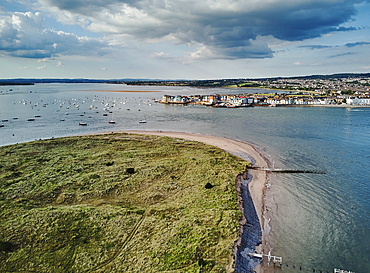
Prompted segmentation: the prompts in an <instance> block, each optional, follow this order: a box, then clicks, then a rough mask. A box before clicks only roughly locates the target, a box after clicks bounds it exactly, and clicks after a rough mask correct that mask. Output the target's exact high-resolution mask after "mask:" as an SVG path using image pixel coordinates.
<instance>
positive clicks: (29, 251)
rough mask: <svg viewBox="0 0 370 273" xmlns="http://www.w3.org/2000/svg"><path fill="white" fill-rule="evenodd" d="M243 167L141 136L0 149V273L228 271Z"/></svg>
mask: <svg viewBox="0 0 370 273" xmlns="http://www.w3.org/2000/svg"><path fill="white" fill-rule="evenodd" d="M245 165H246V162H245V161H243V160H241V159H239V158H237V157H235V156H233V155H230V154H228V153H226V152H224V151H223V150H221V149H218V148H215V147H213V146H208V145H205V144H203V143H199V142H192V141H185V140H181V139H172V138H168V137H156V136H144V135H129V134H109V135H97V136H82V137H68V138H60V139H51V140H42V141H36V142H31V143H25V144H17V145H11V146H5V147H0V272H18V271H27V272H31V271H32V272H107V271H109V272H160V271H171V272H225V271H232V268H231V265H232V251H231V248H232V246H233V243H234V241H235V240H236V238H237V234H238V229H239V219H240V217H241V213H240V211H239V210H238V208H237V196H236V193H235V177H236V175H237V174H238V173H241V172H243V171H244V170H245ZM130 168H133V170H134V172H133V173H132V172H130ZM131 170H132V169H131ZM207 183H210V184H212V185H213V187H212V188H211V189H206V188H205V185H206V184H207Z"/></svg>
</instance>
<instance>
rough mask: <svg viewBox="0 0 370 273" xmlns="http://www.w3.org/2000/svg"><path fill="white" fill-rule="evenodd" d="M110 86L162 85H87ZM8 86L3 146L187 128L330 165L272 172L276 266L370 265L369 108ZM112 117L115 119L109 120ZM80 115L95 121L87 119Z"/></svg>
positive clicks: (295, 165)
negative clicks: (164, 99)
mask: <svg viewBox="0 0 370 273" xmlns="http://www.w3.org/2000/svg"><path fill="white" fill-rule="evenodd" d="M10 88H12V89H13V91H9V89H10ZM107 89H109V90H131V91H157V92H143V93H142V92H130V93H105V92H95V91H83V90H107ZM0 91H3V92H2V93H1V94H3V95H0V123H1V124H4V127H3V128H0V145H8V144H12V143H17V142H26V141H30V140H35V139H40V138H51V137H60V136H69V135H77V134H85V133H93V132H102V131H116V130H127V129H135V130H137V129H138V130H168V131H182V132H189V133H203V134H209V135H215V136H221V137H228V138H232V139H238V140H241V141H245V142H249V143H251V144H254V145H256V146H257V147H258V149H259V150H260V151H261V152H262V153H263V154H264V156H266V157H269V158H270V160H271V161H273V163H274V165H275V166H276V167H277V168H289V169H290V168H292V169H316V170H321V171H325V172H326V174H307V173H306V174H273V179H272V182H271V183H272V185H271V187H270V189H269V198H270V199H271V202H268V205H269V207H270V209H271V213H272V217H271V221H270V226H271V232H270V235H269V239H270V242H271V245H272V246H273V249H272V254H273V255H277V256H282V257H283V267H282V268H281V269H279V268H275V269H274V271H276V272H313V269H315V272H320V270H321V271H322V272H333V268H341V269H346V270H351V271H354V272H356V273H366V272H370V260H369V259H370V236H369V234H370V198H369V194H370V179H369V177H370V169H369V167H368V166H369V165H370V143H369V142H370V109H350V110H348V111H347V110H346V109H345V108H304V107H286V108H285V107H274V108H265V107H254V108H237V109H224V108H221V109H220V108H212V107H205V106H196V105H188V106H180V105H162V104H158V103H155V102H154V101H153V100H152V99H160V98H161V96H162V95H163V94H165V93H166V94H175V95H177V94H211V93H214V92H216V91H217V92H218V93H235V92H238V91H240V90H222V89H218V90H208V89H192V88H183V87H166V88H164V87H144V86H141V87H135V86H133V87H130V86H123V85H104V84H40V85H35V86H19V87H17V86H12V87H9V86H8V87H0ZM30 91H32V93H30ZM251 92H255V91H254V90H251ZM102 102H103V103H102ZM24 103H25V104H24ZM73 103H75V105H73ZM107 103H108V104H109V106H112V105H113V104H115V106H113V108H110V111H112V113H109V112H108V111H105V110H103V108H104V107H105V105H106V104H107ZM44 104H45V107H43V105H44ZM33 105H37V106H33ZM76 105H79V107H78V108H76ZM67 106H70V107H69V109H67ZM90 106H92V107H91V108H92V109H91V110H89V109H88V108H90ZM95 107H96V108H95ZM119 108H120V109H119ZM127 109H130V110H127ZM139 110H140V111H139ZM83 112H85V113H83ZM97 112H98V113H97ZM103 113H107V114H108V116H103ZM36 115H40V116H41V117H38V118H35V116H36ZM81 115H83V116H81ZM14 117H17V118H18V119H13V118H14ZM28 118H35V121H27V119H28ZM6 119H7V120H8V121H4V122H2V121H1V120H6ZM62 119H64V121H61V120H62ZM111 119H114V120H115V121H116V124H109V123H108V121H109V120H111ZM139 120H146V121H147V123H139ZM79 121H83V122H86V123H88V125H87V126H79V125H78V123H79ZM293 267H294V268H293ZM299 267H301V268H302V270H300V269H299Z"/></svg>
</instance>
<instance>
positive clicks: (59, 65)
mask: <svg viewBox="0 0 370 273" xmlns="http://www.w3.org/2000/svg"><path fill="white" fill-rule="evenodd" d="M56 67H64V64H63V63H62V62H61V61H58V63H57V65H56Z"/></svg>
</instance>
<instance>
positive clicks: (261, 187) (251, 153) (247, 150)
mask: <svg viewBox="0 0 370 273" xmlns="http://www.w3.org/2000/svg"><path fill="white" fill-rule="evenodd" d="M109 133H111V132H109ZM113 133H130V134H146V135H156V136H168V137H173V138H181V139H186V140H191V141H199V142H203V143H206V144H209V145H213V146H216V147H218V148H221V149H223V150H225V151H227V152H229V153H231V154H234V155H236V156H238V157H240V158H242V159H244V160H247V161H249V162H252V165H253V166H254V167H266V168H267V167H268V163H267V161H266V160H265V158H264V157H263V156H262V155H261V154H260V153H259V152H257V151H256V149H255V148H254V147H253V146H252V145H250V144H247V143H244V142H241V141H238V140H233V139H228V138H223V137H215V136H210V135H201V134H191V133H183V132H168V131H139V130H130V131H115V132H113ZM248 177H249V178H251V179H250V180H249V181H247V180H248V179H247V177H242V179H239V180H240V182H239V183H237V192H238V198H240V196H242V194H241V193H242V192H243V189H242V188H243V187H242V185H243V184H244V191H245V192H244V194H245V196H247V195H248V196H250V198H249V199H251V200H252V201H253V204H254V210H255V213H256V214H257V216H258V220H259V223H260V225H261V231H262V244H261V245H260V246H259V247H258V248H257V251H258V252H259V253H261V252H266V253H265V254H268V251H269V249H268V247H267V244H266V243H267V242H266V240H265V236H263V234H264V230H265V229H266V227H267V225H268V221H266V220H265V201H264V200H265V196H266V189H267V175H266V172H264V171H258V170H253V169H249V170H248ZM244 179H247V180H246V181H245V182H242V181H243V180H244ZM245 186H246V187H247V188H245ZM247 189H248V190H247ZM239 205H240V204H239ZM244 207H245V205H244ZM252 207H253V205H252ZM243 211H244V210H243ZM242 221H243V222H244V223H245V222H246V219H243V220H242ZM241 224H243V223H241ZM241 232H242V231H241ZM240 241H241V238H239V241H238V242H236V243H237V244H238V243H239V244H240ZM235 254H236V253H235ZM255 271H256V272H258V273H260V272H263V269H262V267H261V265H257V267H256V268H255Z"/></svg>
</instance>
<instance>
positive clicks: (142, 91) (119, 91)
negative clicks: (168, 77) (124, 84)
mask: <svg viewBox="0 0 370 273" xmlns="http://www.w3.org/2000/svg"><path fill="white" fill-rule="evenodd" d="M80 91H85V92H109V93H112V92H116V93H156V92H161V91H150V90H80Z"/></svg>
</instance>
